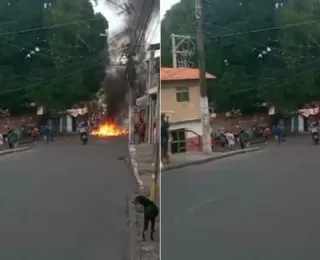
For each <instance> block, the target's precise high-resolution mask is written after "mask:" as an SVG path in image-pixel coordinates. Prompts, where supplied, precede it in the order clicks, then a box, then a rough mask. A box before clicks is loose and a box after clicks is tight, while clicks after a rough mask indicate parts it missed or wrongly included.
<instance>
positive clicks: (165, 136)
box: [161, 114, 170, 164]
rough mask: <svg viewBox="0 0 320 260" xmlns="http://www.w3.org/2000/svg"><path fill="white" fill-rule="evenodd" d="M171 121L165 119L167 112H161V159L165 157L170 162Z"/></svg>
mask: <svg viewBox="0 0 320 260" xmlns="http://www.w3.org/2000/svg"><path fill="white" fill-rule="evenodd" d="M169 127H170V125H169V122H168V121H167V120H166V119H165V114H161V161H162V159H165V160H166V162H167V163H168V164H169V162H170V160H169V153H168V149H169Z"/></svg>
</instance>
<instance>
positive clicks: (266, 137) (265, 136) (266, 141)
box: [263, 127, 271, 144]
mask: <svg viewBox="0 0 320 260" xmlns="http://www.w3.org/2000/svg"><path fill="white" fill-rule="evenodd" d="M270 135H271V131H270V128H269V127H266V128H265V129H264V130H263V137H264V142H265V144H267V143H268V141H269V136H270Z"/></svg>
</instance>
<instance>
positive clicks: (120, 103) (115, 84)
mask: <svg viewBox="0 0 320 260" xmlns="http://www.w3.org/2000/svg"><path fill="white" fill-rule="evenodd" d="M115 2H117V1H112V2H111V1H108V0H106V3H107V4H108V6H109V7H110V8H111V9H113V10H114V11H115V12H117V10H119V8H118V7H117V6H116V5H115V4H114V3H115ZM120 2H121V4H124V3H126V4H127V6H128V7H129V9H128V10H129V11H128V12H123V14H122V15H123V18H124V20H125V26H124V28H123V31H127V34H126V35H124V34H122V35H121V37H126V38H129V39H131V40H130V42H131V44H132V45H133V46H135V47H134V48H133V49H134V50H135V55H134V56H135V64H136V66H135V73H134V74H135V82H136V83H135V85H134V86H133V87H134V91H133V92H134V93H137V92H140V93H143V92H144V88H145V79H146V77H145V76H146V75H145V74H146V70H145V69H144V67H143V65H144V64H143V61H144V59H145V55H146V48H145V46H146V39H145V36H146V31H147V30H148V28H149V26H150V24H152V23H153V22H154V21H155V20H157V19H158V18H159V15H160V0H147V1H146V0H127V1H119V3H120ZM117 3H118V2H117ZM127 28H133V30H134V32H135V33H134V34H132V31H131V30H127ZM118 40H119V41H121V39H118ZM132 45H131V46H132ZM131 50H132V49H131ZM109 69H110V68H109ZM109 71H110V72H108V73H107V75H106V78H105V80H104V82H103V88H104V92H105V96H106V104H107V117H108V118H115V117H116V116H117V115H118V114H119V112H121V111H122V110H123V109H125V108H126V107H127V106H128V104H127V94H128V81H127V76H126V75H125V68H121V67H119V68H117V69H113V70H111V69H110V70H109Z"/></svg>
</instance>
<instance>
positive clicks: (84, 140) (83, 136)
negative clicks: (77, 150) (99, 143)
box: [81, 133, 89, 145]
mask: <svg viewBox="0 0 320 260" xmlns="http://www.w3.org/2000/svg"><path fill="white" fill-rule="evenodd" d="M81 141H82V144H83V145H86V144H87V143H88V141H89V140H88V134H87V133H82V134H81Z"/></svg>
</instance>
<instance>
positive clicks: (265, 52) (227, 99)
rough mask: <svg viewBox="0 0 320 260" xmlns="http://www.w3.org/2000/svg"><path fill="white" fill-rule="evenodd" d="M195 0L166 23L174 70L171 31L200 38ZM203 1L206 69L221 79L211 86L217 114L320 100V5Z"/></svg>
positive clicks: (164, 35) (291, 0)
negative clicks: (197, 35) (196, 21)
mask: <svg viewBox="0 0 320 260" xmlns="http://www.w3.org/2000/svg"><path fill="white" fill-rule="evenodd" d="M192 2H193V1H191V0H182V1H181V2H180V3H178V4H176V5H175V6H173V7H172V8H171V10H169V11H168V12H167V14H166V15H165V17H164V19H163V21H162V28H161V41H162V45H161V46H162V54H161V55H162V57H161V62H162V65H164V66H172V58H171V46H170V34H171V33H175V34H184V35H191V36H195V33H196V32H195V19H194V18H193V17H195V16H194V5H193V3H192ZM203 2H204V20H205V23H204V32H205V55H206V66H207V71H208V72H211V73H213V74H215V75H216V76H217V77H218V79H217V80H216V81H215V82H213V83H209V98H210V99H211V101H212V102H213V103H214V106H215V108H216V110H222V111H228V110H231V109H241V110H242V111H245V112H253V111H256V110H257V109H259V107H260V105H261V103H263V102H268V103H270V104H274V105H276V106H277V107H280V108H283V109H289V110H291V109H296V108H298V107H301V106H302V105H303V104H305V103H307V102H310V101H312V100H315V99H318V98H320V95H319V94H320V87H319V75H320V74H319V65H320V64H319V60H318V58H317V57H318V56H319V54H320V53H319V51H320V45H319V44H318V41H319V42H320V35H319V34H320V33H319V22H318V19H317V17H319V12H320V6H319V2H318V1H313V0H306V1H299V0H288V1H285V2H284V3H281V2H279V1H277V0H254V1H253V0H244V1H240V0H224V1H218V0H216V1H210V0H204V1H203ZM308 21H309V22H308ZM310 21H313V22H310ZM242 32H246V33H242ZM310 35H311V37H310ZM312 39H313V40H312ZM195 58H196V55H195ZM195 64H196V59H195Z"/></svg>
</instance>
